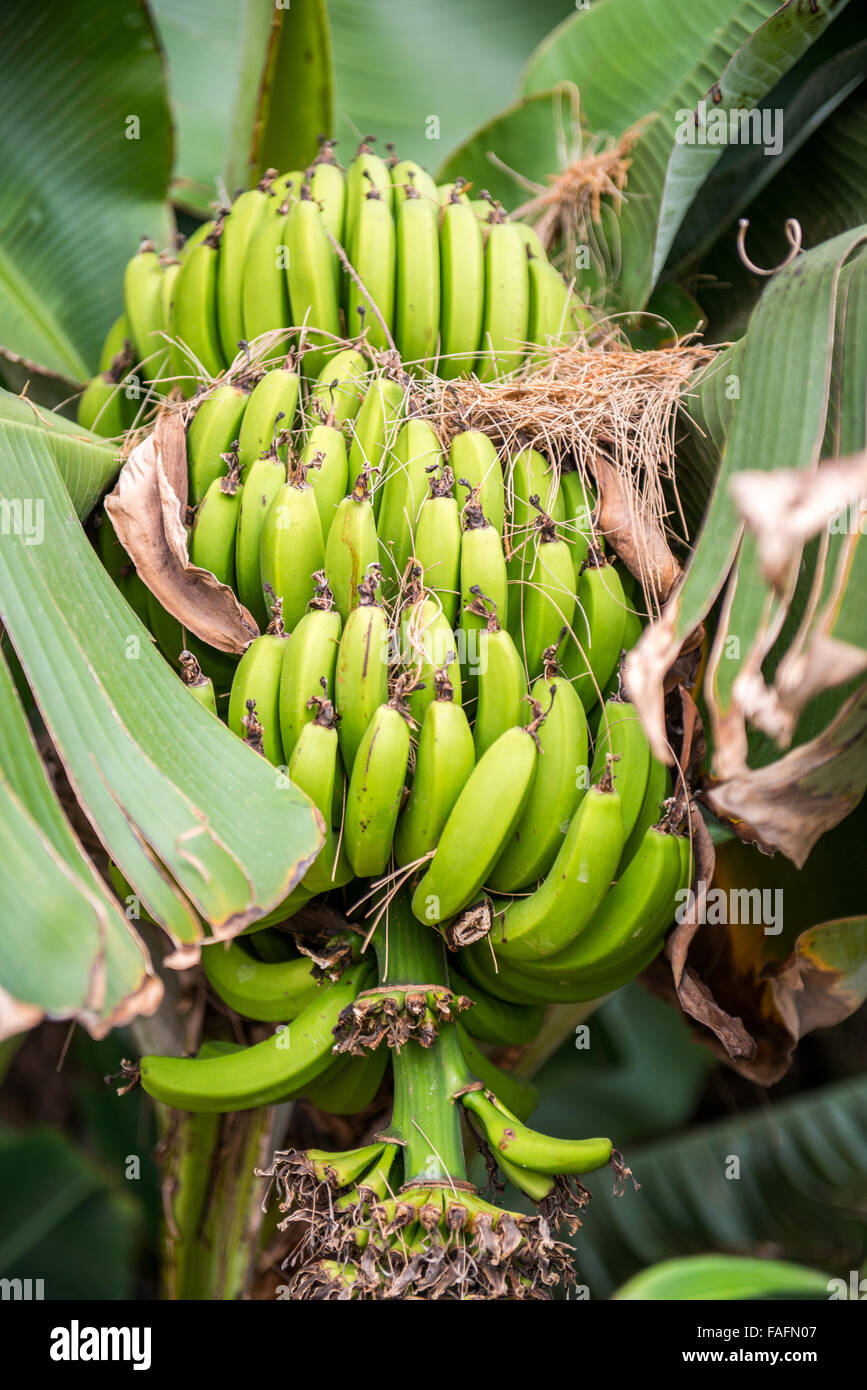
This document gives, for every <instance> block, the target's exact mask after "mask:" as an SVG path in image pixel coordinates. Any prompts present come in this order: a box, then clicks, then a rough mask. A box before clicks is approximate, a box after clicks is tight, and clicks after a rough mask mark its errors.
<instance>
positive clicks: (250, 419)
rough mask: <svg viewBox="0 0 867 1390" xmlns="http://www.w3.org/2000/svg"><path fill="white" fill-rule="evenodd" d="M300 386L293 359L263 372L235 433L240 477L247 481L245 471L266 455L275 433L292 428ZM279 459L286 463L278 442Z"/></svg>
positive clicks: (251, 393) (284, 448)
mask: <svg viewBox="0 0 867 1390" xmlns="http://www.w3.org/2000/svg"><path fill="white" fill-rule="evenodd" d="M299 386H300V379H299V376H298V373H297V371H296V370H295V367H294V364H293V360H292V358H291V357H287V358H286V361H285V362H284V364H283V366H282V367H274V368H273V370H272V371H270V372H266V373H265V375H264V376H263V377H261V378H260V380H259V381H258V382H257V383H256V385H255V386H254V388H253V390H252V391H251V392H250V394H249V396H248V397H247V404H246V407H245V409H244V414H243V418H242V419H241V422H240V426H239V427H238V431H237V439H238V457H239V459H240V462H241V477H242V478H245V479H246V477H247V470H248V469H249V468H251V467H252V466H253V464H254V463H255V462H256V460H257V459H260V458H262V456H263V454H266V453H267V452H268V450H269V449H270V448H271V447H272V445H273V444H274V441H275V436H276V435H277V434H278V433H282V432H283V431H284V430H291V429H292V426H293V422H294V420H295V411H296V410H297V408H298V390H299ZM278 456H279V457H280V458H281V459H283V460H284V461H285V459H286V445H285V444H283V443H282V442H281V441H279V440H278Z"/></svg>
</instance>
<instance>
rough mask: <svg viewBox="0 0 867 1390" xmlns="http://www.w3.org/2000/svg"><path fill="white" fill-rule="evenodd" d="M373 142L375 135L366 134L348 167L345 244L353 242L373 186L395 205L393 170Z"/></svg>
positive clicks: (386, 201) (385, 200)
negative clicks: (366, 199)
mask: <svg viewBox="0 0 867 1390" xmlns="http://www.w3.org/2000/svg"><path fill="white" fill-rule="evenodd" d="M374 143H375V137H374V136H373V135H368V136H366V138H365V139H364V140H362V142H361V144H360V145H359V146H358V149H357V151H356V154H355V158H354V159H353V160H352V162H351V164H350V165H349V168H348V169H347V171H346V215H345V219H344V228H343V236H344V245H345V246H351V245H352V241H353V237H354V236H355V228H356V223H357V221H358V215H359V212H360V210H361V203H362V200H363V199H364V197H365V196H366V195H367V194H368V193H369V192H370V189H371V188H376V190H377V191H378V192H379V194H380V196H381V197H382V200H383V202H384V203H385V204H386V205H387V206H388V208H389V209H390V208H391V205H392V199H393V189H392V184H391V172H390V170H389V168H388V165H387V164H386V162H385V160H384V159H380V157H379V155H378V154H374V152H373V148H372V146H373V144H374Z"/></svg>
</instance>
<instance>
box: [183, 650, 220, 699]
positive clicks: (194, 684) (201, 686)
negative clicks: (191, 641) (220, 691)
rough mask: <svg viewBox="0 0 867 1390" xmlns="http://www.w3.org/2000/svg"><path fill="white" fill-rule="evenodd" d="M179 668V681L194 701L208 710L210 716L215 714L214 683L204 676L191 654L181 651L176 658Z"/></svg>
mask: <svg viewBox="0 0 867 1390" xmlns="http://www.w3.org/2000/svg"><path fill="white" fill-rule="evenodd" d="M178 663H179V665H180V668H181V680H182V681H183V683H184V685H185V686H186V687H187V689H188V690H189V691H191V692H192V694H193V696H194V697H195V699H197V700H198V701H199V704H200V705H204V707H205V709H209V710H210V711H211V713H212V714H216V713H217V697H216V695H215V694H214V682H213V681H212V680H211V677H210V676H206V675H205V674H204V673H203V671H202V668H201V666H200V665H199V663H198V661H196V658H195V657H194V656H193V654H192V652H188V651H186V650H184V651H182V652H181V654H180V656H179V657H178Z"/></svg>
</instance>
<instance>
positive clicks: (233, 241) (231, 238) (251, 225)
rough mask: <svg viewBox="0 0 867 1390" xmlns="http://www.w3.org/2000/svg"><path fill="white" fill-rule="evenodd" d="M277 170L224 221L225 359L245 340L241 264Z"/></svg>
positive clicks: (220, 310)
mask: <svg viewBox="0 0 867 1390" xmlns="http://www.w3.org/2000/svg"><path fill="white" fill-rule="evenodd" d="M276 173H277V171H276V169H269V170H268V171H267V172H266V173H265V175H264V177H263V178H262V180H261V181H260V183H259V184H258V185H257V187H256V188H250V189H247V191H246V192H245V193H239V195H238V197H237V198H236V199H235V201H234V202H233V204H232V207H231V210H230V212H229V214H228V216H227V217H226V219H225V221H224V223H223V236H222V239H221V241H220V259H219V263H218V265H217V321H218V324H219V329H220V343H221V345H222V349H223V356H224V357H225V359H226V361H227V362H233V361H234V359H235V357H236V355H237V353H238V349H239V346H240V344H241V343H242V342H243V341H245V338H244V301H243V283H244V265H245V262H246V259H247V251H248V250H249V247H250V243H251V241H252V239H253V237H254V235H255V234H256V232H257V231H258V229H259V226H260V225H261V223H262V219H263V218H264V216H265V213H266V211H267V208H268V201H269V191H270V188H271V184H272V183H273V182H274V178H275V177H276ZM270 437H271V436H270V434H269V435H268V438H269V439H270ZM256 457H258V454H257V455H256ZM249 462H252V460H249Z"/></svg>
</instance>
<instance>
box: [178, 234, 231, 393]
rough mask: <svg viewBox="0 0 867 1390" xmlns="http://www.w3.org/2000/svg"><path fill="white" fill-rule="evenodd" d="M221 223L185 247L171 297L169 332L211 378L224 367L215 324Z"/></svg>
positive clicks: (216, 324) (218, 332)
mask: <svg viewBox="0 0 867 1390" xmlns="http://www.w3.org/2000/svg"><path fill="white" fill-rule="evenodd" d="M222 230H223V224H222V222H220V221H218V222H217V223H216V224H215V225H214V228H213V230H212V231H211V232H209V233H208V235H207V236H206V237H205V238H204V239H203V240H202V241H200V242H199V243H198V244H197V245H196V246H193V248H192V249H189V248H187V249H186V254H185V255H184V257H183V260H182V261H181V268H180V270H179V272H178V277H177V279H176V280H175V284H174V290H173V294H172V321H171V333H172V337H173V338H176V339H177V340H178V341H179V342H180V343H181V344H183V345H184V346H186V348H187V349H188V351H189V352H190V353H192V356H193V359H194V363H199V364H201V367H202V368H203V370H204V371H205V373H206V374H207V375H208V376H210V377H216V376H219V374H220V373H221V372H222V371H223V370H224V369H225V367H226V365H227V364H226V359H225V358H224V356H223V349H222V345H221V343H220V330H219V325H218V322H217V264H218V260H219V253H220V239H221V237H222Z"/></svg>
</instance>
